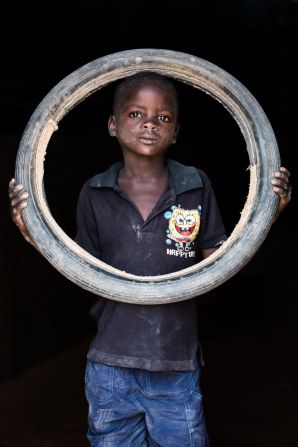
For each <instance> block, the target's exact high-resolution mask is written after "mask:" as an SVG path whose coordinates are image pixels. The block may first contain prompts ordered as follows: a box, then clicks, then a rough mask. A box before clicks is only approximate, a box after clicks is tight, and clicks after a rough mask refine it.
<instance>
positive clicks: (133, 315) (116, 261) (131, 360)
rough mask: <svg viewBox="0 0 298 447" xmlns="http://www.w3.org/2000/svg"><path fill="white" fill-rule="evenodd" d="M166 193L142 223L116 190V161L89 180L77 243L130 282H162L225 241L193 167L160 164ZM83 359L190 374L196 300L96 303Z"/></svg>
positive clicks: (211, 199) (207, 188) (204, 180)
mask: <svg viewBox="0 0 298 447" xmlns="http://www.w3.org/2000/svg"><path fill="white" fill-rule="evenodd" d="M166 163H167V167H168V172H169V183H168V188H167V189H166V191H165V192H164V194H163V195H162V196H161V197H160V199H159V200H158V202H157V203H156V205H155V207H154V209H153V210H152V212H151V214H150V215H149V216H148V218H147V219H146V221H144V220H143V218H142V216H141V214H140V212H139V210H138V209H137V208H136V206H135V205H134V204H133V203H132V202H131V201H130V200H129V198H128V197H127V195H126V194H125V193H124V192H123V191H121V190H120V188H119V186H118V183H117V181H118V173H119V171H120V169H121V167H122V165H123V164H122V162H119V163H116V164H114V165H112V166H111V167H110V168H109V169H108V170H107V171H105V172H103V173H101V174H98V175H96V176H95V177H93V178H91V179H90V180H88V181H87V182H86V183H85V185H84V186H83V188H82V190H81V193H80V196H79V201H78V208H77V235H76V238H75V240H76V242H77V243H78V244H79V245H80V246H81V247H83V248H84V249H85V250H86V251H88V252H89V253H91V254H92V255H93V256H95V257H97V258H99V259H101V260H102V261H103V262H105V263H107V264H110V265H112V266H113V267H116V268H118V269H120V270H123V271H126V272H128V273H132V274H135V275H147V276H148V275H162V274H166V273H170V272H174V271H178V270H181V269H184V268H186V267H189V266H191V265H194V264H196V263H197V262H199V261H200V259H201V257H200V249H201V248H209V247H214V246H216V245H218V244H220V243H221V242H222V241H223V240H225V239H226V235H225V229H224V226H223V223H222V219H221V216H220V212H219V209H218V206H217V203H216V199H215V196H214V193H213V189H212V186H211V183H210V181H209V179H208V177H207V176H206V174H205V173H204V172H203V171H201V170H199V169H196V168H194V167H191V166H184V165H182V164H180V163H177V162H175V161H173V160H167V161H166ZM90 315H91V316H92V317H93V318H94V319H95V320H96V321H97V324H98V331H97V335H96V336H95V338H94V340H93V341H92V343H91V346H90V349H89V352H88V358H89V359H90V360H93V361H97V362H101V363H107V364H109V365H119V366H124V367H130V368H143V369H147V370H151V371H158V370H178V371H184V370H191V369H194V360H195V357H196V353H197V350H198V343H199V340H198V338H199V336H198V323H197V309H196V299H195V298H193V299H188V300H184V301H181V302H178V303H172V304H165V305H162V304H159V305H140V304H128V303H120V302H117V301H113V300H110V299H105V298H99V300H98V301H97V302H96V304H95V305H94V306H93V308H92V309H91V311H90Z"/></svg>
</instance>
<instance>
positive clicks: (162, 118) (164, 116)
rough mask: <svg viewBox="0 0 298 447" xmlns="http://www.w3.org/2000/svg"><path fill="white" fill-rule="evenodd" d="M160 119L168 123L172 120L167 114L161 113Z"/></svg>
mask: <svg viewBox="0 0 298 447" xmlns="http://www.w3.org/2000/svg"><path fill="white" fill-rule="evenodd" d="M158 119H159V120H160V121H165V122H167V123H168V122H169V121H170V118H169V117H168V116H167V115H159V117H158Z"/></svg>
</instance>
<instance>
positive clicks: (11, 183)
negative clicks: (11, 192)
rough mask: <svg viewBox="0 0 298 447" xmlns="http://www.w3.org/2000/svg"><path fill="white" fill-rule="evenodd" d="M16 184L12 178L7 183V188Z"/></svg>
mask: <svg viewBox="0 0 298 447" xmlns="http://www.w3.org/2000/svg"><path fill="white" fill-rule="evenodd" d="M15 184H16V180H15V179H14V178H12V179H11V180H10V182H9V184H8V186H9V188H13V187H14V185H15Z"/></svg>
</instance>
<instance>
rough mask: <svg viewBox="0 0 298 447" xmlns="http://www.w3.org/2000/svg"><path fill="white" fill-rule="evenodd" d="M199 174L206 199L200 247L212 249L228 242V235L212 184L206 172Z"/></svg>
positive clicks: (199, 240)
mask: <svg viewBox="0 0 298 447" xmlns="http://www.w3.org/2000/svg"><path fill="white" fill-rule="evenodd" d="M199 173H200V176H201V178H202V180H203V184H204V198H203V206H202V210H201V228H200V233H199V237H198V245H199V247H200V248H211V247H216V246H217V245H220V244H221V243H222V242H224V241H225V240H227V235H226V231H225V227H224V224H223V221H222V216H221V213H220V210H219V206H218V203H217V200H216V197H215V194H214V190H213V187H212V184H211V182H210V180H209V178H208V177H207V175H206V174H205V173H204V172H202V171H199Z"/></svg>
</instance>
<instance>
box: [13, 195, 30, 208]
mask: <svg viewBox="0 0 298 447" xmlns="http://www.w3.org/2000/svg"><path fill="white" fill-rule="evenodd" d="M28 197H29V194H28V193H27V192H24V193H23V194H21V195H17V196H15V197H14V198H13V199H12V200H11V201H10V204H11V206H12V207H17V206H19V204H20V203H21V202H27V199H28Z"/></svg>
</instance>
